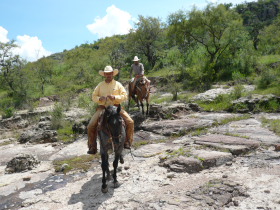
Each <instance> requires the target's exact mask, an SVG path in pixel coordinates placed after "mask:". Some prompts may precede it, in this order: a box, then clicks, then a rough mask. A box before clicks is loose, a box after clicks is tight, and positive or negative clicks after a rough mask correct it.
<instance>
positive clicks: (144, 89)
mask: <svg viewBox="0 0 280 210" xmlns="http://www.w3.org/2000/svg"><path fill="white" fill-rule="evenodd" d="M128 93H129V96H128V97H129V98H128V110H129V106H130V100H131V98H132V99H133V100H134V101H135V102H136V104H137V106H138V108H139V109H140V106H139V102H140V104H141V107H142V114H143V115H144V113H145V112H144V104H143V101H144V100H146V105H147V110H146V115H148V114H149V101H150V85H149V82H148V81H147V79H145V78H143V77H140V78H139V79H137V81H136V85H135V88H134V91H132V84H131V83H129V86H128ZM134 95H136V97H135V96H134Z"/></svg>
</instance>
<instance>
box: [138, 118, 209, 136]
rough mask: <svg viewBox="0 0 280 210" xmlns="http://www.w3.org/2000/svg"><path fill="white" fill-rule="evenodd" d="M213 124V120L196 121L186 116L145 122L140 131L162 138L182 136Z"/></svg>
mask: <svg viewBox="0 0 280 210" xmlns="http://www.w3.org/2000/svg"><path fill="white" fill-rule="evenodd" d="M213 122H214V121H213V120H205V119H200V120H197V119H196V118H190V117H188V116H186V118H184V119H177V120H162V121H156V122H145V123H143V124H142V129H143V130H145V131H149V132H153V133H156V134H161V135H164V136H171V135H176V134H183V133H186V132H188V131H191V130H194V129H198V128H204V127H209V126H211V125H212V124H213Z"/></svg>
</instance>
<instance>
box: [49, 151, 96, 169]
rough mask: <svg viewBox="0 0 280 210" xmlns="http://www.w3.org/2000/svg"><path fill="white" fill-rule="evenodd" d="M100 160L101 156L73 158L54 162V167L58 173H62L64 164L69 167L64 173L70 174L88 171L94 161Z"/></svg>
mask: <svg viewBox="0 0 280 210" xmlns="http://www.w3.org/2000/svg"><path fill="white" fill-rule="evenodd" d="M98 158H100V155H99V154H96V155H82V156H78V157H73V158H67V159H64V160H55V161H53V165H54V168H55V171H56V172H59V171H61V166H62V165H63V164H68V167H66V168H65V170H64V171H63V173H65V174H66V173H68V172H70V171H77V170H79V171H85V172H86V171H88V169H89V168H90V167H91V165H92V161H93V160H94V159H98Z"/></svg>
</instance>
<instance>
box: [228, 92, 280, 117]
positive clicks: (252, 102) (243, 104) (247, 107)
mask: <svg viewBox="0 0 280 210" xmlns="http://www.w3.org/2000/svg"><path fill="white" fill-rule="evenodd" d="M270 101H276V102H277V103H280V97H278V96H275V95H273V94H268V95H259V94H253V95H250V96H246V97H241V98H239V99H237V100H234V101H233V102H232V108H231V110H229V111H237V112H240V113H247V112H258V111H259V110H258V109H256V108H257V106H264V107H266V106H267V105H268V103H269V102H270Z"/></svg>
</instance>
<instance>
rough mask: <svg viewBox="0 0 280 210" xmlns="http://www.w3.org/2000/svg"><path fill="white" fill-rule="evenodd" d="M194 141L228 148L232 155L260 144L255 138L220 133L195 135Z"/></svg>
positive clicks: (219, 147)
mask: <svg viewBox="0 0 280 210" xmlns="http://www.w3.org/2000/svg"><path fill="white" fill-rule="evenodd" d="M194 143H195V144H200V145H206V146H210V147H214V148H218V149H225V150H229V151H230V152H231V153H232V154H233V155H239V154H241V153H244V152H248V151H250V150H252V149H256V148H258V147H259V146H260V143H259V142H258V141H255V140H250V139H246V138H241V137H235V136H227V135H220V134H211V135H206V136H200V137H196V138H195V141H194Z"/></svg>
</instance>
